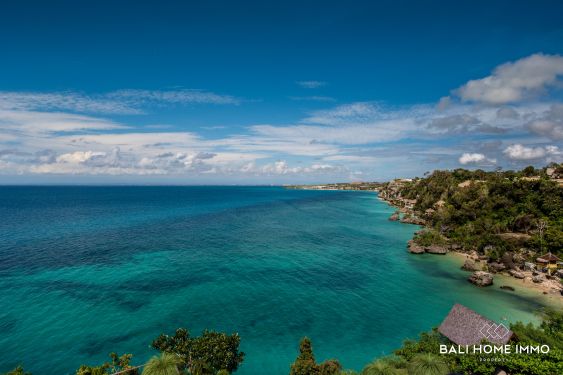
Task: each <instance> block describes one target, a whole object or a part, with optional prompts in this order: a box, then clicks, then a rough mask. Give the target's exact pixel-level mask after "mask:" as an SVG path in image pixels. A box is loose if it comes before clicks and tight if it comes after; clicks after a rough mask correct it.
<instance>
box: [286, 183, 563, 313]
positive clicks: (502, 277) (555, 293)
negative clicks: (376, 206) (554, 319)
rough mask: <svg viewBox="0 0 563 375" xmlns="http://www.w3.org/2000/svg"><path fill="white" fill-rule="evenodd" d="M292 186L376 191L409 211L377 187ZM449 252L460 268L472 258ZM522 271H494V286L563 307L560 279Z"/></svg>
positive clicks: (377, 197)
mask: <svg viewBox="0 0 563 375" xmlns="http://www.w3.org/2000/svg"><path fill="white" fill-rule="evenodd" d="M292 188H294V189H295V188H296V189H301V190H345V191H364V192H374V193H376V199H378V200H380V201H382V202H385V203H386V204H388V205H389V206H391V207H394V208H396V209H397V210H399V211H401V212H403V213H407V212H408V211H409V210H405V207H400V206H398V205H396V204H394V203H393V202H392V201H389V200H387V199H385V198H384V197H382V196H381V195H380V194H379V193H380V192H379V190H378V189H377V188H372V189H370V190H364V189H355V188H350V187H349V188H347V189H342V188H338V187H335V186H334V185H333V186H331V187H328V186H326V185H325V186H323V187H322V188H320V187H319V186H303V185H301V186H298V187H292ZM408 213H410V214H414V213H412V212H408ZM397 221H399V220H397ZM399 222H400V223H401V224H411V225H412V224H414V223H410V222H402V221H399ZM415 225H419V226H420V227H422V228H425V227H426V226H425V225H420V224H415ZM411 240H412V239H411ZM447 254H448V255H450V256H451V257H452V258H453V259H456V260H458V261H459V267H460V268H461V266H462V265H463V263H464V262H465V260H467V259H471V257H470V254H469V253H466V252H463V251H458V250H453V249H449V250H448V252H447ZM413 255H415V256H421V255H425V254H413ZM429 255H430V256H435V255H436V254H429ZM522 273H524V274H525V278H524V279H518V278H516V277H514V276H512V275H510V274H506V273H502V272H497V273H493V278H494V280H496V281H497V282H496V283H494V284H493V286H494V285H500V286H508V287H512V288H514V291H509V292H510V293H515V294H519V295H522V296H523V297H532V298H538V299H540V300H541V301H542V304H544V305H545V306H550V307H555V308H559V309H563V298H561V291H562V290H563V286H562V285H561V283H560V282H559V281H557V280H545V281H544V282H542V283H534V282H533V281H532V272H530V271H522ZM467 274H468V275H470V274H471V271H467ZM499 281H500V282H499ZM500 286H499V287H500ZM476 288H477V286H476Z"/></svg>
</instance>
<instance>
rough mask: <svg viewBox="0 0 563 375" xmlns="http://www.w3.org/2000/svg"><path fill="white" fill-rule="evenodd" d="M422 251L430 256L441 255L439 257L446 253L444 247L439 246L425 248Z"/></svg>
mask: <svg viewBox="0 0 563 375" xmlns="http://www.w3.org/2000/svg"><path fill="white" fill-rule="evenodd" d="M424 250H425V251H426V252H427V253H430V254H441V255H443V254H446V253H447V252H448V249H447V248H446V247H444V246H440V245H430V246H426V247H425V248H424Z"/></svg>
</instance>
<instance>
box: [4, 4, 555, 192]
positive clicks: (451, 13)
mask: <svg viewBox="0 0 563 375" xmlns="http://www.w3.org/2000/svg"><path fill="white" fill-rule="evenodd" d="M562 13H563V3H561V2H560V1H533V2H532V1H495V2H490V1H487V2H485V1H466V2H462V1H457V2H441V1H425V2H424V1H379V2H373V1H346V2H343V1H340V2H335V1H322V2H321V1H283V2H273V1H270V2H264V1H262V2H258V1H256V2H254V1H246V2H244V1H243V2H232V1H206V2H188V1H182V2H180V1H178V2H174V1H158V2H154V1H153V2H148V1H135V2H127V1H119V2H111V1H95V2H93V1H92V2H90V1H80V2H76V1H51V2H49V3H47V2H43V1H41V2H40V1H37V2H32V1H25V0H24V1H18V2H12V3H11V4H5V5H3V10H2V14H0V45H1V46H2V47H1V48H2V55H1V60H0V67H1V69H0V183H8V184H9V183H181V184H201V183H220V184H231V183H233V184H240V183H251V184H253V183H291V182H323V181H349V180H385V179H389V178H393V177H399V176H415V175H422V174H423V173H424V172H425V171H428V170H433V169H438V168H457V167H466V168H484V169H494V168H497V167H502V168H505V169H508V168H519V167H522V166H525V165H529V164H533V165H545V164H546V163H549V162H552V161H557V162H560V161H561V160H562V159H563V150H562V148H563V144H562V140H563V104H562V100H561V99H562V94H563V90H561V89H562V87H563V85H562V84H563V82H562V76H563V57H561V55H563V43H561V41H562V40H563V23H562V22H561V19H560V15H561V14H562Z"/></svg>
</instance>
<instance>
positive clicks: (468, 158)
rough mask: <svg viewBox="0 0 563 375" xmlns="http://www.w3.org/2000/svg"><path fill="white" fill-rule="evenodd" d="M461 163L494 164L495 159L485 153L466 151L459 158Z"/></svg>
mask: <svg viewBox="0 0 563 375" xmlns="http://www.w3.org/2000/svg"><path fill="white" fill-rule="evenodd" d="M458 161H459V163H460V164H463V165H466V164H481V165H482V164H494V163H496V160H495V159H489V158H487V157H486V156H485V155H484V154H479V153H464V154H462V155H461V156H460V157H459V159H458Z"/></svg>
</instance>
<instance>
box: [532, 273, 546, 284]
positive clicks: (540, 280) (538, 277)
mask: <svg viewBox="0 0 563 375" xmlns="http://www.w3.org/2000/svg"><path fill="white" fill-rule="evenodd" d="M532 281H533V282H535V283H538V284H539V283H543V282H544V281H545V277H543V275H536V276H534V277H532Z"/></svg>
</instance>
